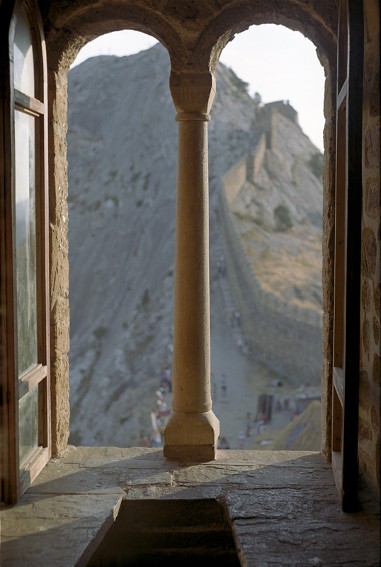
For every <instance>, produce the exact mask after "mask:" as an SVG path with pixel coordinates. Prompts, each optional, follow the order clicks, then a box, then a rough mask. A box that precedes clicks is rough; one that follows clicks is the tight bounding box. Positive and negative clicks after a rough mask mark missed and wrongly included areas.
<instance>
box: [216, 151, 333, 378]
mask: <svg viewBox="0 0 381 567" xmlns="http://www.w3.org/2000/svg"><path fill="white" fill-rule="evenodd" d="M245 163H246V159H245V160H241V161H240V162H239V163H238V164H237V165H236V166H234V167H233V168H232V169H231V170H230V171H229V172H228V173H227V174H226V175H225V177H224V178H223V181H222V187H221V191H220V194H219V212H220V219H221V233H222V237H223V247H224V252H225V260H226V266H227V273H228V277H229V282H230V285H231V289H232V293H233V296H234V299H235V301H236V305H237V307H238V309H239V311H240V314H241V324H242V328H243V331H244V335H245V339H246V342H247V343H248V345H249V346H250V347H251V348H252V349H253V351H254V352H255V356H256V357H257V358H258V360H261V361H262V362H264V363H265V364H266V365H267V366H269V367H270V368H272V369H273V370H274V371H276V372H277V373H279V374H280V375H283V376H287V377H288V378H289V379H290V380H291V382H293V383H294V384H302V383H303V384H313V385H318V384H320V380H321V371H322V353H321V318H320V316H319V315H318V314H317V313H315V312H313V311H312V310H309V309H302V308H298V307H296V306H291V305H289V304H288V303H287V302H285V301H282V300H279V299H278V298H276V297H275V296H274V295H273V294H271V293H267V292H265V291H264V290H263V289H262V287H261V285H260V283H259V281H258V279H257V278H256V276H255V274H254V272H253V270H252V268H251V266H250V265H249V262H248V260H247V257H246V254H245V252H244V249H243V246H242V243H241V239H240V237H239V236H238V234H237V232H236V230H235V227H234V222H233V219H232V214H231V212H230V208H229V204H228V203H229V201H230V200H231V199H232V198H234V195H235V194H236V193H237V192H238V188H237V180H236V179H234V176H233V175H232V174H233V173H234V172H235V171H238V172H239V174H240V180H241V182H244V181H245V179H244V176H243V173H244V164H245ZM231 183H232V185H233V186H232V185H231Z"/></svg>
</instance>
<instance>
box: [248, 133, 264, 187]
mask: <svg viewBox="0 0 381 567" xmlns="http://www.w3.org/2000/svg"><path fill="white" fill-rule="evenodd" d="M265 153H266V135H265V134H262V135H261V137H260V138H259V141H258V143H257V145H256V147H255V152H254V154H253V155H252V156H249V157H248V160H249V161H250V162H251V164H252V168H251V169H252V178H251V179H249V181H251V182H252V183H254V182H255V179H256V178H257V175H258V173H259V170H260V169H261V167H262V165H263V160H264V159H265Z"/></svg>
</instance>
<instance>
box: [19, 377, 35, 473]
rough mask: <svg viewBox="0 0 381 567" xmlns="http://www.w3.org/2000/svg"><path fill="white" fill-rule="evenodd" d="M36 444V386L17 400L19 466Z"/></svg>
mask: <svg viewBox="0 0 381 567" xmlns="http://www.w3.org/2000/svg"><path fill="white" fill-rule="evenodd" d="M37 446H38V386H36V387H35V388H34V389H33V390H31V391H30V392H28V393H27V394H25V396H23V397H22V398H21V399H20V401H19V448H20V466H21V465H22V464H23V463H24V462H25V461H26V459H27V458H28V457H29V456H30V455H31V454H32V453H33V451H34V450H35V449H36V448H37Z"/></svg>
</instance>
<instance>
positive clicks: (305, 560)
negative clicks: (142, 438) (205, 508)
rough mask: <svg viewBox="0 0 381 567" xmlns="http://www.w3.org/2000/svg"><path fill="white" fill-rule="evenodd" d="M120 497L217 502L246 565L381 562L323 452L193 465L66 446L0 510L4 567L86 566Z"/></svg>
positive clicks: (369, 523)
mask: <svg viewBox="0 0 381 567" xmlns="http://www.w3.org/2000/svg"><path fill="white" fill-rule="evenodd" d="M124 498H127V499H155V500H156V499H157V500H165V499H174V498H176V499H204V498H205V499H211V498H218V499H219V500H220V501H221V500H222V501H223V502H224V503H225V505H226V509H227V512H228V515H229V518H230V521H231V523H232V528H233V532H234V537H235V542H236V547H237V551H238V554H239V556H240V560H241V563H242V564H246V565H251V564H263V562H269V563H270V564H272V565H284V564H285V563H284V559H285V557H289V558H290V561H291V558H293V559H292V561H291V563H292V564H296V563H297V564H301V565H309V564H318V565H335V564H341V565H343V564H347V563H350V562H351V561H352V562H355V560H356V558H357V561H358V562H359V564H360V563H361V565H372V564H376V563H377V561H378V558H379V544H378V534H379V524H378V519H377V516H376V514H369V513H367V514H365V513H358V514H352V515H344V514H343V513H342V512H341V510H340V507H339V503H338V499H337V494H336V488H335V483H334V479H333V475H332V471H331V468H330V465H329V464H327V463H326V462H325V461H324V460H323V458H322V456H321V455H320V453H316V452H299V451H290V452H288V451H276V452H272V451H219V452H218V458H217V460H216V461H212V462H209V463H206V464H195V465H192V464H185V463H183V464H178V463H174V462H169V461H166V460H165V459H164V458H163V455H162V450H161V449H145V448H131V449H119V448H115V447H103V448H102V447H100V448H99V447H98V448H94V447H78V448H75V447H70V448H69V449H68V450H67V452H66V454H65V455H64V456H63V457H62V458H60V459H53V460H52V461H50V462H49V464H48V465H47V467H45V469H44V470H43V471H42V473H41V474H40V475H39V477H38V478H37V480H36V481H35V482H34V484H33V486H32V487H31V488H30V489H29V490H28V491H27V492H26V493H25V495H24V496H23V498H22V499H21V501H20V502H19V503H18V504H17V505H16V506H13V507H8V508H5V509H3V510H2V511H1V532H2V549H1V554H2V565H4V567H13V566H17V565H20V564H23V565H25V566H34V565H36V566H37V565H38V566H40V565H57V566H58V565H59V566H61V567H66V566H67V567H69V566H70V567H71V566H74V565H78V566H82V565H86V563H87V561H88V559H89V558H90V556H91V555H92V553H93V552H94V550H95V549H96V547H97V546H98V544H99V543H100V541H101V540H102V538H103V536H104V535H105V533H106V532H107V530H108V529H109V528H110V527H111V525H112V523H113V522H114V520H115V518H116V516H117V513H118V509H119V506H120V504H121V501H122V500H123V499H124ZM163 505H164V506H165V504H163ZM344 519H345V521H343V520H344ZM354 530H355V531H354ZM254 534H255V537H254ZM354 534H356V535H354ZM355 539H356V543H355V541H354V540H355ZM26 558H28V559H26ZM311 562H312V563H311Z"/></svg>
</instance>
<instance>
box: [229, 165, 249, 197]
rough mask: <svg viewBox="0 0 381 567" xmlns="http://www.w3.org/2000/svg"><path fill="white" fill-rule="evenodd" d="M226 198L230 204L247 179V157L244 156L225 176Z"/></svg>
mask: <svg viewBox="0 0 381 567" xmlns="http://www.w3.org/2000/svg"><path fill="white" fill-rule="evenodd" d="M224 179H226V192H225V194H226V198H227V200H228V202H229V203H232V202H233V201H234V199H235V197H236V196H237V194H238V192H239V190H240V189H241V187H242V185H243V184H244V183H245V181H246V179H247V157H246V156H244V157H243V158H242V159H241V160H240V161H238V162H237V163H236V164H235V165H233V167H232V168H230V169H229V171H228V172H227V173H226V174H225V177H224Z"/></svg>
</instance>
